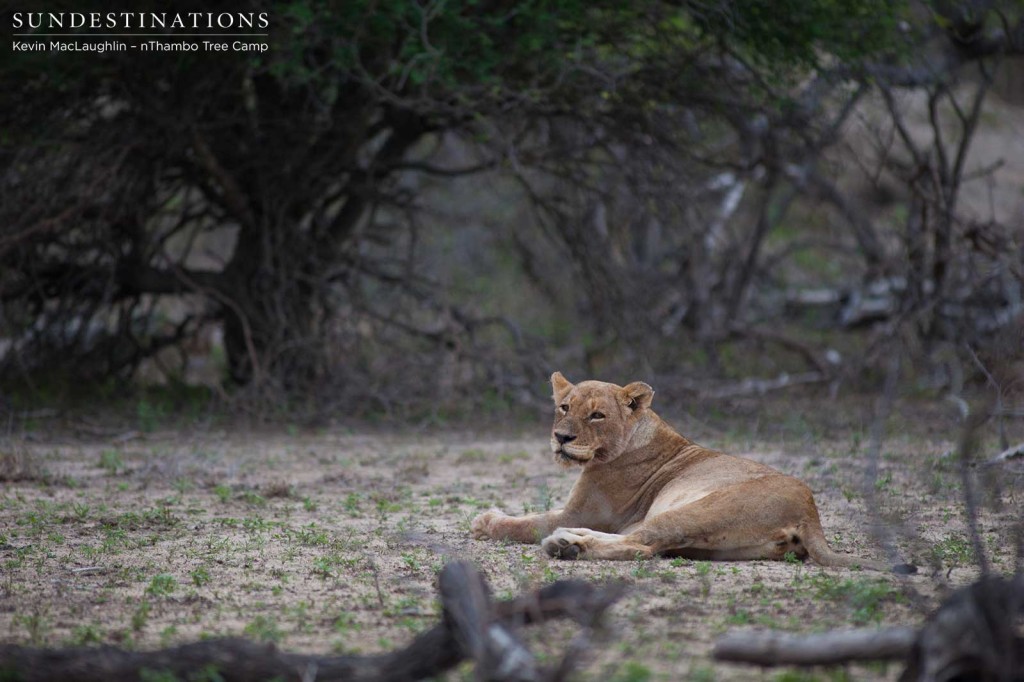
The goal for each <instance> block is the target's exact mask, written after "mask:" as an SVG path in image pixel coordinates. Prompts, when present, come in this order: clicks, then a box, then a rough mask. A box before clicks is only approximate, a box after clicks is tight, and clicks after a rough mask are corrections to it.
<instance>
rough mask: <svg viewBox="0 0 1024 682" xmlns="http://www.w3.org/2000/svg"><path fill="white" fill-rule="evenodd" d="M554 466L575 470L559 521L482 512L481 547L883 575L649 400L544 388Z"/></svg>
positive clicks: (806, 512) (582, 386) (783, 480)
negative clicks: (551, 416) (807, 566)
mask: <svg viewBox="0 0 1024 682" xmlns="http://www.w3.org/2000/svg"><path fill="white" fill-rule="evenodd" d="M551 385H552V388H553V389H554V401H555V420H554V425H553V427H552V435H551V449H552V452H553V453H554V455H555V460H556V461H557V462H559V463H560V464H563V465H566V466H579V467H580V468H581V469H582V472H581V474H580V477H579V479H578V480H577V481H576V484H575V485H574V486H573V488H572V491H571V492H570V493H569V501H568V502H567V503H566V505H565V508H564V509H558V510H555V511H549V512H544V513H539V514H528V515H526V516H518V517H513V516H508V515H506V514H504V513H502V512H500V511H497V510H491V511H488V512H485V513H483V514H480V515H479V516H477V517H476V518H475V519H473V523H472V532H473V537H474V538H476V539H478V540H484V539H493V540H509V541H513V542H523V543H536V542H540V543H541V545H542V546H543V547H544V549H545V551H547V553H548V554H550V555H551V556H553V557H560V558H567V559H576V558H580V559H613V560H630V559H635V558H646V557H651V556H656V555H661V556H681V557H687V558H692V559H718V560H743V559H782V558H784V557H785V556H786V554H787V553H789V552H792V553H793V555H795V556H796V557H798V558H800V559H804V558H807V557H810V558H811V559H812V560H813V561H815V562H816V563H818V564H821V565H822V566H861V567H864V568H871V569H876V570H889V566H887V565H884V564H882V563H880V562H876V561H871V560H868V559H862V558H859V557H854V556H849V555H845V554H838V553H836V552H834V551H833V550H832V549H831V548H830V547H829V546H828V542H827V541H826V540H825V535H824V533H823V531H822V528H821V521H820V519H819V517H818V509H817V507H816V506H815V504H814V497H813V496H812V494H811V490H810V488H808V487H807V485H805V484H804V483H803V482H801V481H799V480H797V479H796V478H793V477H792V476H787V475H785V474H783V473H780V472H778V471H776V470H775V469H772V468H771V467H769V466H766V465H764V464H759V463H757V462H754V461H752V460H749V459H743V458H740V457H733V456H730V455H726V454H723V453H721V452H716V451H714V450H709V449H707V448H704V447H701V446H700V445H697V444H696V443H693V442H691V441H689V440H687V439H686V438H684V437H683V436H681V435H679V434H678V433H676V431H675V430H674V429H672V427H670V426H669V425H668V424H666V423H665V422H663V421H662V420H661V418H660V417H658V415H657V414H655V413H654V411H653V410H651V409H650V405H651V400H652V398H653V397H654V391H653V390H652V389H651V387H650V386H648V385H647V384H645V383H643V382H640V381H638V382H634V383H632V384H629V385H628V386H624V387H623V386H618V385H616V384H610V383H605V382H602V381H584V382H581V383H579V384H572V383H570V382H569V381H568V380H567V379H566V378H565V377H563V376H562V374H561V373H559V372H555V373H554V374H553V375H552V376H551Z"/></svg>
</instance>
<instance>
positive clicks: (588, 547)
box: [541, 528, 654, 561]
mask: <svg viewBox="0 0 1024 682" xmlns="http://www.w3.org/2000/svg"><path fill="white" fill-rule="evenodd" d="M541 545H542V546H543V547H544V551H545V552H547V553H548V555H549V556H551V557H554V558H556V559H606V560H611V561H630V560H632V559H649V558H651V557H652V556H654V550H653V549H652V548H651V547H648V546H646V545H642V544H640V543H638V542H636V541H635V540H634V539H633V538H632V537H631V536H628V535H618V534H616V533H602V532H600V531H596V530H591V529H589V528H559V529H557V530H555V532H554V533H552V534H551V535H549V536H548V537H546V538H544V540H543V541H542V542H541Z"/></svg>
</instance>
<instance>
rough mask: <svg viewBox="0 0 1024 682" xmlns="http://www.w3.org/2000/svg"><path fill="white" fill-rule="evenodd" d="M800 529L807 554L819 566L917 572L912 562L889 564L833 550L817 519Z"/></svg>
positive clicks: (905, 573) (901, 573)
mask: <svg viewBox="0 0 1024 682" xmlns="http://www.w3.org/2000/svg"><path fill="white" fill-rule="evenodd" d="M802 530H803V532H802V533H801V535H800V537H801V539H802V540H803V543H804V547H805V548H806V549H807V554H808V556H810V557H811V559H813V560H814V562H815V563H817V564H819V565H821V566H829V567H835V568H850V567H853V566H859V567H861V568H868V569H871V570H873V571H883V572H889V571H891V572H893V573H898V574H900V575H910V574H913V573H917V566H915V565H913V564H896V565H895V566H891V565H889V564H887V563H885V562H882V561H873V560H871V559H861V558H860V557H856V556H853V555H851V554H840V553H839V552H836V551H834V550H833V549H832V548H831V547H829V546H828V540H826V539H825V532H824V531H823V530H822V528H821V522H820V521H818V520H817V519H814V520H813V521H809V522H807V523H805V524H804V527H803V529H802Z"/></svg>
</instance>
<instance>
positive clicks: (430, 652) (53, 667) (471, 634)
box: [0, 562, 625, 682]
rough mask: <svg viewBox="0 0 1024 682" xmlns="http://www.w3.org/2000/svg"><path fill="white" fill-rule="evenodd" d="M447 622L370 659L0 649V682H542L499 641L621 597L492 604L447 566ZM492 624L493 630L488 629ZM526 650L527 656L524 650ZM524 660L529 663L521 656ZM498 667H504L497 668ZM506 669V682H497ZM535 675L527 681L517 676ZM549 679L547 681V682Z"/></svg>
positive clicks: (572, 584)
mask: <svg viewBox="0 0 1024 682" xmlns="http://www.w3.org/2000/svg"><path fill="white" fill-rule="evenodd" d="M439 586H440V590H441V599H442V605H443V608H444V617H443V619H442V621H441V622H440V623H438V624H437V625H435V626H434V627H432V628H431V629H429V630H427V631H426V632H423V633H421V634H420V635H418V636H417V637H416V638H415V639H414V640H413V641H412V642H411V643H410V644H409V645H408V646H406V647H405V648H403V649H399V650H397V651H393V652H389V653H385V654H378V655H368V656H354V655H343V656H319V655H316V654H295V653H288V652H286V651H282V650H281V649H279V648H278V647H277V646H276V645H274V644H258V643H254V642H250V641H247V640H244V639H237V638H224V639H214V640H207V641H203V642H194V643H190V644H184V645H181V646H177V647H172V648H168V649H160V650H156V651H125V650H123V649H119V648H117V647H113V646H101V647H75V648H68V649H37V648H32V647H22V646H15V645H3V646H0V679H17V680H21V681H23V682H48V681H51V680H53V681H56V680H77V681H80V682H92V681H95V682H101V681H110V682H119V681H122V680H138V679H140V677H141V676H142V675H144V674H145V673H146V671H149V672H150V673H153V674H158V673H167V674H172V675H174V676H176V677H177V678H178V679H183V680H184V679H191V678H193V677H197V676H199V677H201V678H202V679H221V680H224V682H249V681H250V680H267V679H272V678H277V679H281V680H302V681H305V680H313V679H315V680H318V681H320V682H323V681H328V680H339V681H340V680H351V681H352V682H371V681H372V682H402V681H404V680H420V679H424V678H427V677H433V676H436V675H439V674H440V673H442V672H444V671H445V670H448V669H450V668H452V667H453V666H455V665H457V664H458V663H460V662H461V661H463V660H465V659H466V658H473V659H474V660H476V661H477V662H478V666H479V665H480V662H481V661H484V662H486V664H485V667H484V668H483V669H481V670H480V671H479V674H481V675H484V674H486V675H490V676H491V677H487V678H481V679H539V678H540V677H541V676H542V675H543V671H540V670H538V669H536V668H531V663H528V662H526V659H524V658H523V652H522V650H517V649H515V648H514V647H513V648H510V649H509V650H508V653H505V652H504V649H502V646H501V645H502V644H505V642H504V640H503V639H502V634H495V633H504V634H507V635H508V636H509V637H510V638H511V639H512V640H513V641H518V640H516V639H515V637H514V635H513V634H512V633H513V631H514V629H515V628H516V627H518V626H520V625H527V624H531V623H543V622H544V621H547V620H551V619H555V618H572V619H574V620H576V621H577V622H579V623H581V624H584V625H587V626H588V627H589V624H592V623H594V622H595V621H596V620H597V619H599V618H600V617H601V614H602V613H603V612H604V611H605V610H606V609H607V608H608V607H609V606H610V605H611V604H613V603H614V602H615V601H616V600H618V599H619V598H620V597H621V596H622V594H623V593H624V591H625V587H624V586H623V585H620V584H612V585H606V586H595V585H591V584H589V583H585V582H583V581H579V580H564V581H558V582H555V583H552V584H551V585H548V586H546V587H543V588H541V589H539V590H537V591H535V592H533V593H530V594H527V595H522V596H520V597H517V598H515V599H511V600H508V601H503V602H496V603H495V602H491V601H490V595H489V591H488V590H487V586H486V583H485V582H484V579H483V577H482V576H481V575H480V574H479V572H477V570H476V569H475V568H473V567H472V566H471V565H469V564H467V563H464V562H454V563H452V564H449V565H448V566H446V567H445V568H444V569H443V570H442V571H441V575H440V576H439ZM492 626H496V627H492ZM524 649H525V648H524ZM526 655H527V656H529V661H530V662H532V661H533V658H532V656H530V655H529V653H528V652H527V654H526ZM503 664H504V665H505V668H504V669H503V668H502V667H501V666H502V665H503ZM502 670H506V671H507V674H506V676H505V677H497V676H496V675H498V674H499V672H500V671H502ZM521 675H533V676H534V677H522V676H521ZM547 677H548V679H553V678H552V677H551V676H547Z"/></svg>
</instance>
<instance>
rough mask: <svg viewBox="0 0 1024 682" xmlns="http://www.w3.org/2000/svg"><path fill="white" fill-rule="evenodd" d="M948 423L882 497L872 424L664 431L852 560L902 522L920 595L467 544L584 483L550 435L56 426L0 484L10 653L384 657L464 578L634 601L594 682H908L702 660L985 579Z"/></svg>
mask: <svg viewBox="0 0 1024 682" xmlns="http://www.w3.org/2000/svg"><path fill="white" fill-rule="evenodd" d="M808 407H809V406H808ZM794 409H796V410H799V409H800V408H794ZM915 409H916V408H915ZM754 412H756V410H755V411H754ZM752 414H753V413H752ZM936 414H939V415H941V414H943V413H942V412H941V410H940V411H939V412H935V411H932V412H927V411H926V413H925V416H924V417H923V418H922V417H921V415H920V414H919V413H918V412H914V411H913V410H911V411H909V412H908V411H907V410H906V409H905V410H904V411H903V412H902V413H901V414H898V415H894V416H893V417H892V419H891V420H890V422H889V431H890V432H891V433H892V434H893V435H892V436H891V437H890V438H888V439H887V440H886V441H885V444H884V447H883V448H882V456H881V458H880V461H879V475H878V476H877V477H876V478H875V479H873V482H872V483H869V484H868V485H867V486H865V480H866V479H865V476H866V471H867V469H868V458H866V456H865V453H867V452H868V450H869V443H868V440H869V439H868V438H867V437H866V435H865V434H866V432H867V430H866V428H864V425H863V421H861V422H857V421H856V420H855V421H854V423H853V425H852V426H851V423H849V422H847V423H844V424H841V425H840V426H839V427H835V426H832V427H830V426H828V424H827V423H826V425H825V426H820V425H809V424H807V423H806V422H805V421H803V420H800V419H794V418H793V413H792V412H791V411H784V413H780V414H776V415H767V416H765V415H762V414H754V416H751V417H750V419H749V420H748V421H747V422H745V424H746V426H744V427H742V428H732V427H729V429H728V430H722V429H717V428H715V427H712V426H709V425H708V422H696V421H694V420H691V419H687V418H686V417H685V416H684V417H681V418H677V419H670V421H673V422H674V423H676V424H678V425H680V426H685V427H687V429H688V430H689V431H690V435H691V436H694V437H696V438H697V439H698V440H700V441H701V442H703V443H704V444H706V445H710V446H714V447H719V448H722V449H727V450H729V451H731V452H734V453H743V454H746V455H748V456H750V457H751V458H754V459H757V460H760V461H763V462H766V463H769V464H771V465H773V466H775V467H777V468H779V469H781V470H783V471H786V472H788V473H791V474H794V475H797V476H800V477H801V478H803V479H805V480H806V481H808V482H809V484H810V485H811V487H812V488H813V489H814V491H815V495H816V498H817V500H818V504H819V507H820V508H821V512H822V517H823V522H824V525H825V528H826V532H827V534H828V537H829V539H830V542H832V544H833V546H834V547H835V548H837V549H839V550H841V551H845V552H853V553H857V554H860V555H863V556H875V557H882V556H883V555H884V552H883V550H882V549H881V547H880V546H879V545H878V544H877V542H876V541H875V540H874V539H873V538H872V536H871V534H870V532H869V530H868V529H869V526H870V520H871V519H872V518H881V519H883V520H887V521H888V522H889V523H887V525H886V528H887V529H889V530H891V531H893V532H894V535H895V537H896V546H897V550H898V552H899V553H900V554H901V555H902V557H903V558H904V559H909V560H912V561H914V562H915V563H917V564H919V565H921V566H922V572H921V574H920V575H918V576H914V577H910V578H899V577H896V576H889V575H878V574H872V573H870V572H859V571H851V570H839V569H821V568H818V567H815V566H813V565H803V564H787V563H770V562H746V563H706V562H690V561H683V560H668V559H659V560H653V561H642V562H625V563H610V562H595V563H588V562H561V561H556V560H550V559H548V558H547V557H546V556H544V555H543V553H542V552H541V551H540V549H539V547H537V546H522V545H517V546H513V545H502V544H498V543H485V542H477V541H473V540H471V539H469V535H468V527H469V521H470V519H471V518H472V517H473V516H474V515H475V514H477V513H479V512H480V511H482V510H485V509H487V508H490V507H492V506H498V507H500V508H502V509H504V510H505V511H508V512H511V513H521V512H523V511H526V510H536V509H543V508H548V507H550V506H552V505H557V504H559V503H560V502H561V501H563V500H564V499H565V497H566V493H567V492H568V490H569V487H570V486H571V484H572V480H573V477H574V475H573V473H572V472H565V471H562V470H561V469H559V468H558V467H556V466H554V465H553V464H552V463H551V462H550V458H549V455H548V454H547V445H546V441H547V432H546V426H545V425H544V424H543V423H540V422H538V424H537V426H536V427H534V428H529V429H527V430H525V431H524V432H523V433H522V434H518V435H509V434H508V432H507V431H506V432H505V433H504V434H502V435H488V434H487V433H480V432H475V431H473V432H471V431H457V432H443V433H438V432H432V433H417V432H409V433H407V434H403V435H389V434H386V433H382V432H353V431H352V430H350V429H342V428H330V429H322V430H319V431H316V432H312V431H310V432H307V431H301V430H297V429H291V430H288V429H282V430H278V431H272V432H271V431H252V430H242V429H239V428H225V427H202V428H197V427H195V426H194V425H191V426H182V427H181V428H170V426H169V425H166V424H165V425H161V426H162V428H161V429H157V430H154V431H150V432H144V433H138V432H131V431H128V432H127V433H126V429H119V428H117V427H116V426H114V427H111V428H110V429H109V430H108V431H103V430H99V431H97V430H96V429H90V430H89V432H88V433H86V432H84V431H82V430H80V429H76V428H75V426H74V425H73V424H62V425H60V426H52V427H51V425H47V424H43V425H40V426H39V427H38V428H36V429H35V430H32V431H29V432H27V433H21V434H19V435H18V436H17V437H8V438H7V439H6V440H4V441H0V454H3V455H4V458H5V460H6V462H7V467H8V469H7V478H8V479H10V478H11V477H12V473H11V472H12V471H14V472H15V474H17V475H16V476H14V477H15V478H17V477H18V476H21V477H22V480H15V481H11V480H8V481H6V482H4V483H2V484H0V485H2V488H0V567H2V573H0V643H25V644H28V643H33V644H37V645H46V646H60V645H66V644H83V643H86V644H87V643H94V642H102V643H116V644H119V645H121V646H129V647H137V648H152V647H159V646H164V645H168V644H175V643H183V642H187V641H192V640H195V639H197V638H203V637H213V636H222V635H242V636H246V637H250V638H253V639H261V640H266V639H272V640H276V641H278V642H280V643H281V645H282V646H283V647H285V648H287V649H292V650H299V651H306V652H332V651H333V652H362V653H371V652H378V651H382V650H386V649H390V648H393V647H395V646H398V645H401V644H403V643H405V642H407V641H408V640H409V639H410V638H411V637H412V636H413V634H414V633H416V632H418V631H420V630H422V629H424V628H426V627H429V626H430V625H432V624H433V623H434V622H435V620H436V618H437V615H438V606H437V602H436V601H435V575H436V573H437V571H438V570H439V568H440V567H441V566H442V565H443V564H444V562H445V561H446V560H448V559H450V558H468V559H471V560H473V561H475V562H477V564H478V565H480V566H481V567H482V568H483V570H484V571H485V573H486V575H487V577H488V579H489V580H490V582H491V584H492V586H493V587H494V590H495V592H496V594H497V595H498V596H499V597H505V596H511V595H513V594H515V593H517V592H519V591H520V590H522V589H525V588H529V587H534V586H537V585H540V584H543V583H546V582H549V581H551V580H555V579H558V578H564V577H577V578H585V579H588V580H624V581H626V582H627V583H628V584H629V585H630V591H629V593H628V596H627V597H626V598H625V599H624V600H623V601H622V602H621V603H619V604H618V605H617V606H615V607H614V609H613V610H612V611H611V613H610V618H609V619H608V628H607V630H606V632H605V633H603V635H602V637H603V638H604V639H602V640H601V641H600V642H599V643H598V644H597V646H595V647H594V648H593V649H592V650H591V653H590V656H589V658H588V659H587V661H588V662H587V666H586V667H585V668H583V669H581V670H580V671H579V677H580V678H581V679H588V680H608V679H613V680H637V681H639V680H645V679H665V680H677V679H692V680H712V679H769V680H777V679H787V680H803V679H829V680H831V679H893V678H894V677H895V676H896V673H897V672H898V671H897V670H896V668H895V667H893V666H890V667H889V668H884V667H870V666H854V667H850V668H848V669H844V670H825V669H817V670H812V671H808V672H797V671H792V670H788V671H787V670H782V671H779V670H768V671H761V670H759V669H751V668H744V667H740V666H731V665H723V664H718V663H715V662H713V661H712V660H711V659H710V657H709V651H710V648H711V646H712V644H713V642H714V640H715V638H716V637H717V636H718V635H720V634H722V633H724V632H726V631H728V630H731V629H734V628H778V629H783V630H788V631H798V632H810V631H821V630H824V629H829V628H835V627H845V626H850V625H868V626H874V625H886V624H902V623H917V622H919V621H920V620H921V618H922V616H923V614H924V613H926V612H927V611H928V610H929V609H931V608H934V606H935V605H936V604H937V603H938V602H939V601H940V599H941V598H942V596H943V595H944V594H946V593H947V591H948V589H949V588H950V587H953V586H957V585H960V584H964V583H966V582H969V581H970V580H971V579H972V578H973V577H974V576H975V575H976V572H975V570H974V568H972V566H973V560H972V556H971V551H970V546H969V542H968V540H967V534H966V532H965V528H966V526H965V522H964V518H963V513H962V511H961V510H962V505H961V502H960V488H961V486H960V481H959V477H958V473H957V468H956V466H955V461H954V460H953V459H951V458H950V457H949V456H948V455H945V454H944V453H947V452H948V451H949V450H950V448H951V445H952V443H953V441H954V439H955V437H956V430H955V426H954V425H952V423H951V422H950V423H949V424H948V425H947V424H946V422H945V418H944V417H942V418H940V419H938V420H937V421H936ZM786 415H788V416H786ZM929 419H930V420H931V421H929ZM858 424H859V426H858ZM44 427H45V428H44ZM694 432H696V433H694ZM125 437H127V439H126V438H125ZM999 480H1000V481H1001V483H1002V486H1001V489H1000V490H999V491H998V493H997V494H996V495H995V497H996V498H998V499H999V500H1001V502H1002V507H1001V508H1000V509H993V510H990V511H986V512H985V514H984V515H983V519H982V535H983V538H984V541H985V543H986V545H987V546H988V548H989V551H990V553H991V555H992V556H993V557H994V560H995V565H996V567H997V568H1002V569H1004V570H1009V569H1010V568H1011V566H1012V549H1011V547H1010V544H1009V542H1008V537H1009V532H1008V528H1009V525H1010V519H1013V518H1019V517H1020V510H1021V499H1022V491H1024V482H1022V475H1021V474H1020V473H1019V471H1013V470H1012V469H1010V468H1008V467H1007V468H1005V469H1003V470H1001V471H1000V475H999ZM866 489H867V490H870V491H871V493H866V492H865V490H866ZM871 496H874V498H875V500H876V502H875V503H873V504H869V503H868V500H869V499H870V497H871ZM868 507H872V508H873V509H874V510H876V511H877V513H878V516H872V515H871V514H869V513H868V510H867V508H868ZM572 635H573V628H572V627H570V626H568V625H557V626H548V627H547V629H545V630H544V631H543V632H542V633H540V634H537V635H534V636H533V637H534V638H533V642H534V646H535V648H536V649H537V650H538V651H539V652H540V654H541V656H542V660H544V661H546V662H547V663H552V662H553V661H555V660H557V657H558V655H559V652H560V651H561V649H562V647H564V646H565V644H566V643H567V641H568V640H569V638H570V637H571V636H572ZM451 677H452V679H461V678H469V677H471V673H470V671H469V670H467V669H466V668H463V669H460V670H458V671H456V672H455V673H453V674H452V675H451Z"/></svg>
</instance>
